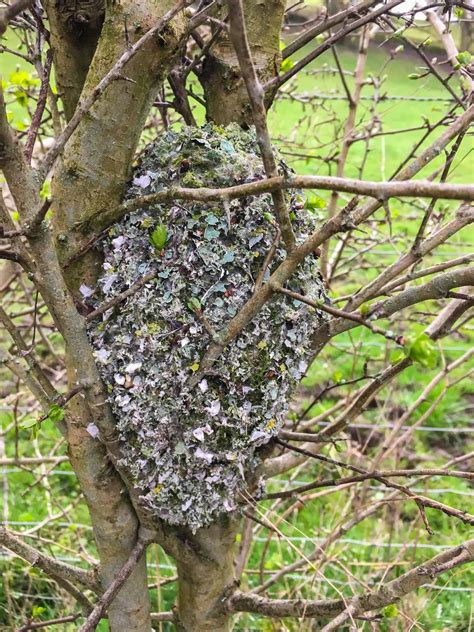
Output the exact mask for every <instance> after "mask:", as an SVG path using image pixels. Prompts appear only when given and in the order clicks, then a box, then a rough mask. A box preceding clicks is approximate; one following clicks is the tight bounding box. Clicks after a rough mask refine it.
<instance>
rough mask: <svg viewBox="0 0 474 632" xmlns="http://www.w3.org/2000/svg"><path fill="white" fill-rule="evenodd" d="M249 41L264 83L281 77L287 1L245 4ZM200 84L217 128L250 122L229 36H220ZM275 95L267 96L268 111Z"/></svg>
mask: <svg viewBox="0 0 474 632" xmlns="http://www.w3.org/2000/svg"><path fill="white" fill-rule="evenodd" d="M243 5H244V16H245V22H246V28H247V37H248V40H249V44H250V48H251V51H252V56H253V61H254V64H255V68H256V70H257V73H258V76H259V77H260V80H261V82H262V83H265V82H266V81H268V80H270V79H272V78H273V77H275V76H276V75H277V74H278V69H279V66H280V32H281V26H282V22H283V14H284V10H285V2H284V0H244V2H243ZM199 79H200V81H201V83H202V86H203V88H204V94H205V100H206V114H207V118H208V119H209V120H211V121H214V122H215V123H217V124H218V125H228V124H229V123H232V122H235V123H239V124H240V125H243V124H248V123H250V122H251V118H252V116H251V111H250V105H249V101H248V95H247V89H246V87H245V84H244V82H243V80H242V78H241V76H240V70H239V62H238V60H237V56H236V54H235V51H234V48H233V46H232V44H231V42H230V40H229V37H228V35H227V33H221V34H220V35H219V37H218V38H217V41H216V43H215V45H214V46H213V47H212V48H211V53H210V54H209V55H208V56H207V57H206V61H205V64H204V68H203V72H202V75H201V76H200V78H199ZM273 96H274V94H268V95H267V99H268V100H267V107H268V106H269V105H270V104H271V102H272V101H273Z"/></svg>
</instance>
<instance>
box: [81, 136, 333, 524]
mask: <svg viewBox="0 0 474 632" xmlns="http://www.w3.org/2000/svg"><path fill="white" fill-rule="evenodd" d="M280 165H281V169H282V170H286V169H288V168H287V167H286V166H285V164H284V163H283V162H280ZM263 176H264V171H263V167H262V163H261V159H260V157H259V152H258V147H257V143H256V140H255V134H254V132H253V131H250V132H245V131H242V130H241V129H240V128H239V127H238V126H236V125H230V126H229V127H227V128H225V129H224V128H218V127H215V126H212V125H206V126H205V127H203V128H184V129H183V130H182V131H179V132H175V131H168V132H166V133H165V134H163V136H162V137H161V138H159V139H158V140H156V141H155V142H154V143H152V144H151V145H150V146H149V147H148V148H147V149H146V150H145V152H144V155H143V157H142V159H141V161H140V164H139V166H138V168H137V169H136V171H135V174H134V178H133V182H132V184H131V185H130V188H129V191H128V197H129V198H135V197H138V196H142V195H144V194H148V193H152V192H154V191H159V190H161V189H164V188H168V187H170V186H178V185H179V186H193V187H199V186H218V187H222V186H230V185H234V184H238V183H243V182H249V181H252V180H257V179H261V178H262V177H263ZM287 199H288V203H289V206H290V208H291V217H292V222H293V227H294V230H295V233H296V235H297V237H298V239H299V240H301V239H304V238H305V237H306V236H307V235H308V234H309V233H310V232H311V231H312V230H314V228H315V217H314V215H312V213H310V212H309V211H308V210H306V208H305V207H304V200H303V198H302V197H301V195H299V194H297V193H292V194H288V195H287ZM276 234H277V228H276V225H275V222H274V220H273V216H272V203H271V196H270V195H269V194H267V195H262V196H256V197H247V198H241V199H238V200H233V201H231V202H229V203H228V204H216V203H213V204H203V203H195V202H180V201H176V202H175V203H174V204H158V205H156V206H154V207H151V208H147V209H146V210H142V211H138V212H134V213H132V214H130V215H129V216H127V217H126V218H125V219H124V220H123V221H121V222H120V223H119V224H117V225H116V226H114V228H112V229H111V230H110V233H109V237H108V238H107V240H106V243H105V245H104V255H105V262H104V272H103V275H102V277H101V279H100V281H99V288H98V289H97V291H96V298H97V304H100V303H101V302H103V301H109V300H110V299H112V298H113V297H115V296H117V295H118V294H120V293H122V292H123V291H124V290H126V289H127V288H129V287H130V286H131V285H132V284H134V283H135V282H136V281H137V280H139V279H141V278H142V277H143V276H144V275H146V274H148V273H149V272H152V271H156V272H157V276H156V278H155V279H153V280H151V281H149V282H148V283H146V284H145V285H144V286H143V287H142V288H141V289H140V290H139V291H137V292H136V293H135V294H133V296H131V297H129V298H128V299H127V300H126V301H125V302H122V303H120V305H119V306H117V307H116V308H114V309H110V310H109V311H108V312H107V313H106V314H104V316H103V320H102V322H98V321H95V322H94V323H93V325H92V326H91V329H90V338H91V341H92V343H93V346H94V348H95V354H96V358H97V362H98V364H99V366H100V370H101V374H102V377H103V379H104V380H105V382H106V384H107V385H108V388H109V392H110V402H111V405H112V407H113V411H114V413H115V415H116V418H117V423H118V428H119V431H120V440H121V449H122V454H123V459H122V465H123V466H124V467H125V468H126V469H127V470H128V471H129V473H130V475H131V476H132V478H133V480H134V482H135V484H136V486H137V488H138V489H139V490H140V491H141V493H142V499H143V502H144V504H145V505H146V506H147V507H148V508H149V509H151V510H152V511H153V512H154V514H155V515H156V516H157V517H158V518H161V519H163V520H165V521H167V522H168V523H171V524H178V525H187V526H189V527H190V528H191V529H193V530H194V529H196V528H198V527H201V526H205V525H207V524H209V522H210V521H211V520H212V519H213V518H215V517H216V515H218V514H220V513H223V512H231V511H233V510H235V508H236V506H237V504H238V503H239V499H240V494H239V491H240V490H242V489H243V488H244V487H245V480H244V479H245V476H246V472H248V471H249V470H251V469H252V468H254V467H255V465H256V464H257V463H258V455H257V452H256V451H257V448H259V447H260V446H262V445H263V444H265V443H267V442H268V441H269V440H270V439H271V437H272V436H274V435H275V434H276V433H277V432H278V430H279V428H280V427H281V424H282V422H283V420H284V418H285V414H286V412H287V409H288V403H289V398H290V396H291V393H292V389H293V388H294V387H295V385H296V384H297V382H298V381H299V380H300V378H301V376H302V375H303V374H304V372H305V370H306V366H307V362H306V359H307V356H308V341H309V337H310V335H311V332H312V330H313V329H314V328H315V327H316V326H317V325H318V323H319V322H320V319H321V318H322V316H321V314H319V313H317V312H315V311H314V310H313V309H311V308H309V307H307V306H305V305H304V304H302V303H299V302H296V301H293V300H292V299H288V298H286V297H284V296H282V295H277V296H274V297H273V298H272V299H271V300H270V301H269V302H268V303H267V304H266V305H265V306H264V307H263V309H262V310H261V311H260V313H259V314H258V315H257V317H256V318H255V319H254V320H253V322H252V323H251V324H250V325H248V326H247V327H246V329H245V330H244V331H243V332H242V333H241V334H240V335H239V336H238V337H237V338H236V339H235V340H234V341H233V342H232V343H231V344H230V345H229V346H228V347H227V348H226V349H225V351H224V353H223V354H222V355H221V356H220V357H219V359H218V360H217V362H216V363H215V364H214V366H213V367H212V370H211V371H209V372H208V373H207V374H206V375H204V376H203V377H202V379H201V380H200V381H199V382H198V384H197V385H196V386H194V387H190V385H189V379H190V378H191V376H193V375H194V374H195V373H196V372H197V371H198V370H199V367H200V363H201V361H202V358H203V356H204V354H205V352H206V349H207V347H208V345H209V344H210V342H211V334H210V333H209V331H211V333H212V330H214V331H215V332H219V331H221V330H222V329H223V328H225V327H226V323H228V321H229V320H230V319H231V318H232V317H233V316H234V315H235V314H236V313H237V312H238V310H239V309H240V308H241V307H242V306H243V305H244V303H245V302H246V301H247V300H248V299H249V298H250V297H251V295H252V293H253V291H254V289H255V282H256V279H257V277H258V273H259V271H260V270H261V268H262V265H263V262H264V260H265V257H266V255H267V253H268V252H269V250H270V248H271V247H272V244H273V243H274V241H275V237H276ZM165 242H166V243H165ZM163 244H164V245H163ZM284 254H285V251H284V249H283V247H282V245H281V244H279V245H278V247H277V250H276V253H275V256H274V258H273V260H272V261H271V264H270V269H269V270H267V272H266V275H265V278H267V277H268V275H269V273H270V270H274V269H275V267H276V266H277V265H278V264H279V263H280V262H281V261H282V259H283V257H284ZM288 287H290V288H292V289H294V290H296V291H298V292H301V293H303V294H305V295H307V296H308V297H311V298H313V299H319V298H321V297H322V296H323V295H324V290H323V285H322V281H321V277H320V274H319V271H318V267H317V259H316V258H315V257H308V258H307V259H306V260H305V262H304V263H303V264H302V265H301V266H300V267H299V269H298V270H297V272H296V273H295V275H294V277H293V278H292V280H291V283H290V284H289V285H288Z"/></svg>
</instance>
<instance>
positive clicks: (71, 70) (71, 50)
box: [43, 0, 105, 120]
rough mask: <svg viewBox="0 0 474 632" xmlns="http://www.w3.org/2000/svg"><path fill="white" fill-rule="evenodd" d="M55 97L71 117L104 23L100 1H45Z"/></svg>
mask: <svg viewBox="0 0 474 632" xmlns="http://www.w3.org/2000/svg"><path fill="white" fill-rule="evenodd" d="M43 6H44V8H45V10H46V13H47V16H48V21H49V24H50V28H51V48H52V50H53V58H54V66H55V70H56V82H57V86H58V93H59V96H60V97H61V100H62V102H63V106H64V113H65V115H66V119H67V120H69V119H70V118H71V116H72V115H73V114H74V110H75V109H76V105H77V102H78V101H79V97H80V95H81V91H82V88H83V86H84V82H85V80H86V76H87V72H88V70H89V66H90V63H91V61H92V57H93V56H94V52H95V49H96V46H97V42H98V41H99V36H100V32H101V29H102V23H103V20H104V13H105V10H104V7H105V2H104V0H46V1H45V2H43Z"/></svg>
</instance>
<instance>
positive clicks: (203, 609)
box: [176, 516, 238, 632]
mask: <svg viewBox="0 0 474 632" xmlns="http://www.w3.org/2000/svg"><path fill="white" fill-rule="evenodd" d="M237 527H238V522H237V521H235V520H232V519H229V518H228V517H226V516H224V517H222V518H219V519H218V520H217V521H216V522H215V523H213V524H212V525H211V526H210V527H208V528H205V529H199V530H198V532H197V533H196V534H195V535H192V536H190V538H189V540H188V544H187V547H186V549H183V553H185V554H184V555H183V554H181V555H179V554H178V556H177V569H178V604H177V622H176V627H177V629H178V630H179V631H180V632H196V631H197V630H199V632H228V631H229V630H230V616H229V612H228V609H227V608H226V607H225V601H226V598H227V596H228V594H230V591H231V590H232V589H233V587H234V584H235V579H234V555H233V544H234V541H235V535H236V533H237ZM189 547H191V549H192V551H193V553H192V554H191V556H190V554H189V552H190V549H189Z"/></svg>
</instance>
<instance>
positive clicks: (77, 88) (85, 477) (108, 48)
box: [49, 0, 184, 632]
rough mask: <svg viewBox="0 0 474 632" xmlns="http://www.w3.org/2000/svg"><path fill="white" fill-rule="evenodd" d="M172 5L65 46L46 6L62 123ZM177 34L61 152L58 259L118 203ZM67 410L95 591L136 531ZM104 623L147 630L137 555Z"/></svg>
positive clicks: (85, 414) (128, 6)
mask: <svg viewBox="0 0 474 632" xmlns="http://www.w3.org/2000/svg"><path fill="white" fill-rule="evenodd" d="M79 4H80V3H79ZM84 4H92V5H94V6H96V5H95V3H84ZM174 6H175V3H174V2H173V1H172V0H168V1H166V2H158V1H157V0H156V1H153V2H145V1H141V2H131V1H127V0H124V1H122V2H121V3H108V4H107V8H106V13H105V16H104V18H103V24H102V26H101V28H100V24H101V18H100V19H99V18H98V20H97V22H96V23H94V24H95V25H96V27H97V31H96V33H97V34H98V31H99V29H100V36H99V37H98V39H97V42H96V43H94V42H93V41H92V39H91V40H89V39H88V38H85V40H84V38H82V39H81V38H77V37H73V35H74V36H77V32H76V31H74V33H73V34H72V35H71V34H70V35H71V36H70V37H68V38H66V35H65V32H66V27H67V25H69V26H70V25H71V21H70V20H71V19H72V18H69V19H66V20H64V16H63V15H62V14H60V11H58V13H56V10H57V9H58V5H57V4H55V5H54V10H53V9H52V3H51V4H50V5H49V10H50V12H51V11H52V13H51V15H52V17H53V19H51V27H52V31H53V36H52V39H53V43H54V42H56V44H57V50H56V73H57V76H58V79H59V78H61V79H60V80H62V81H63V84H62V85H63V86H64V90H65V92H64V104H65V109H66V110H67V112H66V114H67V116H68V118H69V117H70V116H71V115H72V113H73V112H74V108H75V107H76V105H77V102H78V99H79V95H80V94H81V95H82V97H84V96H85V95H88V94H90V93H91V91H93V90H94V88H95V86H96V85H97V83H98V82H99V81H100V79H101V78H102V77H103V76H104V75H105V74H106V73H107V71H109V70H110V69H111V68H112V67H113V65H114V63H115V62H116V60H117V59H118V58H119V57H120V55H121V54H122V53H123V52H124V50H125V48H126V46H127V37H128V38H129V41H130V42H132V43H133V42H134V41H136V40H137V39H139V37H140V36H142V35H143V34H144V33H145V32H146V31H148V30H149V29H150V28H152V27H153V26H154V25H155V24H156V23H157V22H158V20H159V19H160V17H161V16H162V15H163V14H164V13H165V12H166V11H167V10H169V9H170V8H172V7H174ZM74 15H76V14H74ZM73 20H75V18H73ZM73 30H74V29H73ZM183 30H184V23H183V21H182V19H181V18H176V19H174V20H173V22H172V23H171V24H169V25H168V26H167V28H166V31H165V32H164V33H163V34H162V36H160V37H155V38H154V39H153V40H152V41H150V42H149V43H148V44H147V45H145V46H143V48H142V49H140V51H139V53H138V54H137V55H136V56H135V57H134V58H133V59H132V60H131V61H130V62H129V63H128V64H127V65H126V66H125V68H124V71H123V79H121V80H118V81H114V82H113V83H112V84H111V85H110V86H109V87H108V88H107V89H106V90H105V93H104V94H103V95H102V96H101V97H100V98H99V99H98V100H97V101H96V103H95V105H94V106H93V107H92V109H91V110H90V112H88V113H87V114H86V115H85V116H84V117H83V118H82V120H81V122H80V124H79V126H78V127H77V129H76V130H75V132H74V134H73V135H72V137H71V138H70V140H69V142H68V143H67V144H66V147H65V149H64V152H63V155H62V157H61V162H58V164H57V166H56V170H55V173H54V179H53V187H52V189H53V200H54V202H53V205H52V212H53V218H54V231H55V237H56V245H57V250H58V252H59V255H60V256H61V254H63V255H64V254H65V253H67V252H68V249H69V248H70V247H71V245H72V244H73V243H74V241H75V235H76V234H77V224H78V223H79V222H81V220H83V219H84V218H85V217H87V215H89V214H91V213H92V214H93V213H97V212H99V213H100V212H101V210H102V209H105V208H108V207H109V206H110V204H113V205H115V204H117V203H118V202H119V201H120V199H121V197H122V194H123V190H124V186H125V183H126V181H127V178H128V176H129V172H130V167H131V163H132V160H133V156H134V153H135V150H136V146H137V144H138V140H139V137H140V134H141V131H142V129H143V126H144V122H145V119H146V116H147V114H148V111H149V109H150V107H151V104H152V102H153V100H154V98H155V95H156V91H157V89H158V86H159V84H160V82H161V81H162V79H163V76H164V75H165V73H166V72H167V71H168V69H169V66H170V65H171V63H172V58H173V54H174V51H175V49H176V47H177V44H178V42H179V38H180V37H181V35H182V33H183ZM71 42H72V43H71ZM76 44H77V45H76ZM92 54H93V58H92ZM91 58H92V61H91ZM71 81H72V84H71V85H69V84H68V82H71ZM99 263H100V261H99V259H98V258H97V256H96V255H89V256H87V257H84V258H83V259H82V260H81V261H79V262H78V263H77V264H76V265H75V266H70V267H69V268H68V270H67V273H66V274H65V280H66V283H67V284H68V287H69V289H70V290H71V291H73V292H74V291H76V290H77V288H78V286H79V285H80V284H81V283H87V284H90V285H92V286H93V285H94V284H95V280H96V275H97V273H98V271H99V269H100V267H99ZM75 363H77V358H72V357H71V351H70V350H69V351H68V354H67V365H68V369H69V374H70V378H71V380H70V381H71V383H73V382H74V378H75V375H76V374H75V372H74V370H73V366H74V364H75ZM71 404H73V405H71V407H70V408H71V415H72V416H73V417H75V418H76V419H77V420H78V423H75V424H70V425H69V428H68V443H69V454H70V459H71V463H72V465H73V467H74V470H75V472H76V474H77V476H78V479H79V482H80V485H81V489H82V491H83V493H84V496H85V498H86V501H87V504H88V507H89V510H90V514H91V519H92V524H93V528H94V536H95V539H96V543H97V549H98V553H99V557H100V580H101V584H102V587H103V588H104V589H105V588H107V587H108V586H110V584H111V583H112V582H113V580H114V578H115V576H116V574H117V573H118V571H119V570H120V569H121V567H122V566H123V565H124V564H125V562H126V561H127V560H128V559H129V557H130V554H131V552H132V550H133V547H134V546H135V544H136V542H137V538H138V531H139V528H140V524H139V519H138V517H137V515H136V513H135V510H134V508H133V506H132V503H131V502H130V499H129V496H128V493H127V488H126V486H125V485H124V483H123V481H122V480H121V478H120V476H119V475H118V473H117V471H116V470H115V469H114V468H113V467H112V464H111V463H110V461H109V458H108V456H107V451H106V448H105V447H104V446H103V445H102V444H101V443H100V442H99V441H97V439H93V438H92V437H91V436H90V435H89V434H88V433H87V431H86V430H85V428H86V427H87V424H88V422H89V420H90V412H89V409H88V407H87V405H86V403H85V400H84V399H83V398H82V397H77V398H75V400H74V401H73V402H72V403H71ZM108 617H109V624H110V628H111V630H112V632H122V631H124V630H127V632H149V631H150V630H151V622H150V603H149V594H148V588H147V572H146V558H145V556H142V558H141V560H140V561H139V563H138V564H137V566H136V568H135V570H134V571H133V573H132V574H131V576H130V577H129V578H128V580H127V581H126V582H125V584H124V586H123V588H122V589H121V590H120V591H119V593H118V594H117V596H116V597H115V598H114V600H113V602H112V603H111V605H110V606H109V608H108Z"/></svg>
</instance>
